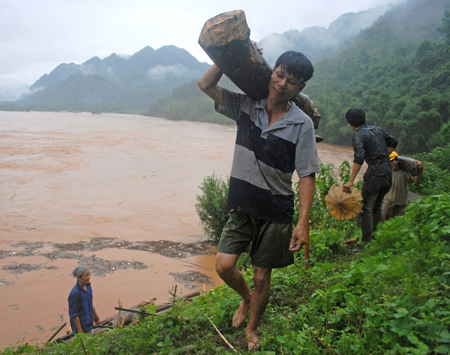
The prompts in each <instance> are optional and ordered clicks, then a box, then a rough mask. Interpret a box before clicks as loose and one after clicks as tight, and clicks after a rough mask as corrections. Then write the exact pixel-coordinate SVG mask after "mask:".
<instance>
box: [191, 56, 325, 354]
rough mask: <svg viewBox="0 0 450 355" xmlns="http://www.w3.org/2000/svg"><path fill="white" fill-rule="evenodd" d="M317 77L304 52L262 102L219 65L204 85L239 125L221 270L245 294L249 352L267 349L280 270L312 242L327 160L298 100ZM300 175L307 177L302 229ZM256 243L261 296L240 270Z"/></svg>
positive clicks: (280, 66) (285, 61)
mask: <svg viewBox="0 0 450 355" xmlns="http://www.w3.org/2000/svg"><path fill="white" fill-rule="evenodd" d="M258 49H259V48H258ZM313 72H314V68H313V66H312V64H311V62H310V61H309V60H308V59H307V58H306V57H305V56H304V55H303V54H302V53H298V52H292V51H290V52H286V53H284V54H282V55H281V56H280V58H278V60H277V62H276V64H275V66H274V68H273V73H272V76H271V80H270V83H269V94H268V96H267V98H265V99H262V100H254V99H252V98H250V97H249V96H247V95H244V94H238V93H233V92H231V91H228V90H226V89H224V88H222V87H220V86H219V85H218V82H219V80H220V78H221V77H222V75H223V73H222V71H221V70H220V69H219V68H218V67H217V66H216V65H215V64H213V65H212V66H211V67H210V68H209V69H208V70H207V71H206V72H205V73H204V74H203V76H202V77H201V78H200V80H199V82H198V86H199V88H200V89H201V90H202V91H203V92H204V93H205V94H207V95H208V96H209V97H211V98H212V99H213V100H214V101H215V108H216V111H217V112H220V113H221V114H223V115H225V116H227V117H229V118H231V119H233V120H234V121H236V122H237V127H238V128H237V137H236V145H235V152H234V159H233V166H232V170H231V176H230V185H229V193H228V203H227V206H228V208H229V209H230V217H229V220H228V222H227V223H226V225H225V227H224V229H223V232H222V236H221V238H220V242H219V246H218V251H217V256H216V271H217V273H218V274H219V276H220V277H221V278H222V279H223V280H224V281H225V283H226V284H227V285H228V286H230V287H231V288H232V289H234V290H235V291H236V292H237V293H239V295H240V296H241V297H242V301H241V304H240V306H239V308H238V309H237V311H236V313H235V314H234V316H233V327H236V328H237V327H239V326H240V325H242V324H243V323H244V322H245V320H246V319H247V315H248V312H250V318H249V322H248V325H247V328H246V329H245V338H246V340H247V343H248V349H249V350H252V349H258V348H259V347H260V342H259V338H258V333H257V328H258V326H259V323H260V321H261V318H262V316H263V313H264V311H265V308H266V306H267V303H268V300H269V295H270V282H271V272H272V269H273V268H281V267H285V266H288V265H291V264H293V263H294V252H295V251H299V250H300V249H301V248H302V247H303V246H304V245H305V244H306V243H307V241H308V240H309V211H310V208H311V204H312V201H313V198H314V190H315V173H317V172H320V163H319V157H318V153H317V146H316V140H315V134H314V126H313V123H312V121H311V119H310V118H309V117H308V116H307V115H306V114H305V113H304V112H303V111H301V110H300V109H299V108H298V107H297V106H296V105H295V104H294V103H293V102H291V101H290V100H291V99H292V98H293V97H294V96H296V95H297V94H298V93H299V92H300V91H301V90H303V88H304V87H305V85H306V81H308V80H309V79H310V78H311V77H312V75H313ZM294 170H296V171H297V174H298V176H299V178H300V183H299V211H300V216H299V221H298V224H297V226H295V228H293V225H292V219H293V214H294V190H293V189H292V175H293V173H294ZM250 244H251V248H250V257H251V263H252V266H253V270H254V275H253V280H254V285H255V286H254V290H253V291H252V290H251V289H250V288H249V286H248V285H247V283H246V282H245V279H244V277H243V276H242V274H241V272H240V271H239V270H238V269H237V268H236V263H237V260H238V259H239V256H240V255H241V254H242V253H243V252H244V251H246V250H247V247H248V246H249V245H250Z"/></svg>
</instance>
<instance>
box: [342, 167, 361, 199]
mask: <svg viewBox="0 0 450 355" xmlns="http://www.w3.org/2000/svg"><path fill="white" fill-rule="evenodd" d="M360 170H361V164H358V163H353V166H352V172H351V174H350V180H349V181H348V182H347V183H346V184H344V185H342V190H344V191H345V192H348V193H350V192H351V190H350V188H351V187H352V186H353V183H354V182H355V179H356V175H358V173H359V171H360Z"/></svg>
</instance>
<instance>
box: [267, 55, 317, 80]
mask: <svg viewBox="0 0 450 355" xmlns="http://www.w3.org/2000/svg"><path fill="white" fill-rule="evenodd" d="M279 66H281V69H282V70H284V71H286V72H287V73H288V74H290V75H293V76H294V77H296V78H297V79H300V80H301V81H302V83H306V82H307V81H308V80H309V79H311V78H312V76H313V74H314V67H313V65H312V63H311V62H310V61H309V59H308V58H306V56H305V55H304V54H303V53H300V52H294V51H288V52H284V53H283V54H282V55H280V57H279V58H278V59H277V62H276V63H275V68H278V67H279Z"/></svg>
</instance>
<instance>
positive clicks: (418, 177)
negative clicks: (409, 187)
mask: <svg viewBox="0 0 450 355" xmlns="http://www.w3.org/2000/svg"><path fill="white" fill-rule="evenodd" d="M417 165H418V167H419V173H418V174H417V176H411V180H412V181H414V182H415V183H416V184H417V183H418V182H419V181H420V179H422V171H423V164H422V162H421V161H419V162H418V164H417Z"/></svg>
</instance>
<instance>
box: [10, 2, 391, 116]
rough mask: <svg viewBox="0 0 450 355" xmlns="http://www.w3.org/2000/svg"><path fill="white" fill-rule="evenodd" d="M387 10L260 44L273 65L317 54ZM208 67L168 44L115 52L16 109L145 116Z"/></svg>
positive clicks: (59, 77) (52, 76)
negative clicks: (286, 56)
mask: <svg viewBox="0 0 450 355" xmlns="http://www.w3.org/2000/svg"><path fill="white" fill-rule="evenodd" d="M387 9H388V7H377V8H375V9H372V10H367V11H362V12H359V13H348V14H344V15H342V16H340V17H339V18H338V19H337V20H336V21H334V22H333V23H332V24H331V25H330V26H329V28H328V29H325V28H323V27H311V28H307V29H304V30H303V31H302V32H301V33H300V32H299V31H298V30H291V31H288V32H285V33H283V34H281V35H280V34H272V35H270V36H268V37H266V38H264V39H262V40H261V41H260V44H261V46H262V47H264V56H265V58H266V60H268V62H269V63H271V62H274V61H275V59H276V57H278V55H279V54H280V51H281V52H282V51H284V50H287V49H291V50H301V51H303V52H304V53H306V54H307V55H310V56H314V55H316V54H317V53H320V52H325V51H326V50H327V49H328V48H336V47H337V46H338V45H339V44H341V43H343V42H344V41H345V40H347V39H349V38H351V37H352V36H356V35H357V34H358V33H359V32H360V31H361V30H363V29H365V28H368V27H370V26H371V25H372V24H373V22H374V21H376V19H377V18H378V17H379V16H380V15H382V14H383V13H384V12H385V11H386V10H387ZM322 56H323V54H322ZM274 58H275V59H274ZM208 67H209V65H208V64H207V63H200V62H199V61H198V60H197V59H196V58H195V57H193V56H192V55H191V54H189V52H187V51H186V50H184V49H182V48H178V47H175V46H163V47H161V48H159V49H157V50H154V49H153V48H152V47H150V46H147V47H145V48H143V49H142V50H140V51H139V52H137V53H135V54H133V55H132V56H130V57H128V58H126V57H123V56H119V55H117V54H116V53H113V54H111V55H110V56H108V57H106V58H104V59H100V58H99V57H93V58H91V59H89V60H87V61H86V62H84V63H82V64H75V63H69V64H67V63H63V64H60V65H59V66H57V67H56V68H55V69H54V70H53V71H52V72H50V73H49V74H44V75H43V76H42V77H41V78H39V80H37V81H36V82H35V83H34V84H33V85H32V86H31V87H30V92H31V94H30V95H28V96H26V97H22V98H21V99H20V100H18V101H16V102H14V105H19V106H22V107H23V106H26V107H28V108H31V109H33V108H36V109H37V108H38V109H45V110H78V111H84V110H87V111H90V110H93V109H97V110H99V111H110V112H111V111H112V112H142V111H143V110H145V109H146V108H148V107H149V105H150V104H151V103H152V102H154V101H155V100H157V99H159V98H162V97H165V96H168V95H169V94H170V92H171V90H172V89H174V88H176V87H179V86H181V85H183V84H185V83H187V82H189V81H192V80H194V79H198V78H199V77H200V76H201V74H202V73H204V72H205V70H206V69H207V68H208Z"/></svg>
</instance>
